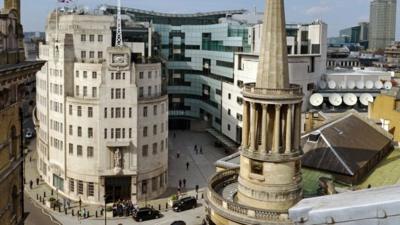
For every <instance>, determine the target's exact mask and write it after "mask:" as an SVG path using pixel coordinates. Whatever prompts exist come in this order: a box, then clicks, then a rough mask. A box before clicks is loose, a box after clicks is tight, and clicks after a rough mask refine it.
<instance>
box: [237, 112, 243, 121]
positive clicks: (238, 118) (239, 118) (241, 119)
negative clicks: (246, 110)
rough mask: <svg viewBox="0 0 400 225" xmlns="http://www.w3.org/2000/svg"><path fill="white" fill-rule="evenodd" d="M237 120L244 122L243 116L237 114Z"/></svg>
mask: <svg viewBox="0 0 400 225" xmlns="http://www.w3.org/2000/svg"><path fill="white" fill-rule="evenodd" d="M236 119H237V120H239V121H243V116H242V114H239V113H238V114H236Z"/></svg>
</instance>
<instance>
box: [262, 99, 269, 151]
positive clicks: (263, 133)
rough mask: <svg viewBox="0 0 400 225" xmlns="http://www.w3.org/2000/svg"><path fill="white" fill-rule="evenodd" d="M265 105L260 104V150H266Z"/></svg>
mask: <svg viewBox="0 0 400 225" xmlns="http://www.w3.org/2000/svg"><path fill="white" fill-rule="evenodd" d="M267 106H268V105H265V104H263V105H262V126H261V152H262V153H266V152H267V123H268V121H267Z"/></svg>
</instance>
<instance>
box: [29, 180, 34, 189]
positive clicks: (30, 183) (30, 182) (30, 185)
mask: <svg viewBox="0 0 400 225" xmlns="http://www.w3.org/2000/svg"><path fill="white" fill-rule="evenodd" d="M32 187H33V181H32V180H31V181H29V188H30V189H32Z"/></svg>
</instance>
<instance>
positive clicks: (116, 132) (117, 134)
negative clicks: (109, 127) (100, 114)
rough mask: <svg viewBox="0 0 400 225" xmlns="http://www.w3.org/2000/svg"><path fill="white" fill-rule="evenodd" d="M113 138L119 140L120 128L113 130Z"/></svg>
mask: <svg viewBox="0 0 400 225" xmlns="http://www.w3.org/2000/svg"><path fill="white" fill-rule="evenodd" d="M115 138H116V139H120V138H121V128H116V129H115Z"/></svg>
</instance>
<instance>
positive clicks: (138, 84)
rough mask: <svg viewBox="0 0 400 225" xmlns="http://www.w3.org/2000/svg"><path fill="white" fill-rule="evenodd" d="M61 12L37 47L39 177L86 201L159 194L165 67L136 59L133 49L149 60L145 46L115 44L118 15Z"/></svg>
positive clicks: (164, 157)
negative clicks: (136, 60)
mask: <svg viewBox="0 0 400 225" xmlns="http://www.w3.org/2000/svg"><path fill="white" fill-rule="evenodd" d="M56 17H57V13H52V14H51V15H50V16H49V19H48V23H47V26H46V43H45V44H41V46H40V50H39V51H40V59H41V60H45V61H47V63H46V64H45V66H44V67H43V68H42V70H41V71H40V72H38V73H37V110H36V116H37V118H38V121H37V134H38V139H37V149H38V157H39V159H38V170H39V173H40V175H42V177H43V179H44V180H45V182H46V183H48V184H49V185H50V186H51V187H53V188H54V189H57V190H58V191H59V193H61V194H62V195H65V196H67V197H69V198H71V199H73V200H79V199H82V201H83V202H87V203H102V202H104V200H105V198H106V199H107V201H116V200H118V199H131V200H132V201H133V202H136V201H139V200H142V199H151V198H154V197H156V196H158V195H160V194H162V193H163V192H164V191H165V190H166V187H167V166H168V98H167V95H166V94H165V92H163V90H162V84H161V83H162V78H161V64H160V63H134V62H133V59H132V58H131V56H132V55H133V54H132V53H135V55H138V54H139V55H142V56H143V58H145V56H146V52H145V48H142V49H139V50H138V49H132V47H131V48H129V47H113V44H112V40H113V27H114V26H115V21H114V17H113V16H105V15H96V14H81V15H78V14H75V13H61V12H60V13H58V19H56ZM57 23H58V29H56V24H57ZM143 26H144V25H143ZM144 29H147V28H144ZM148 30H149V32H151V29H148ZM150 36H151V35H150ZM126 46H140V43H126ZM142 46H144V45H142ZM143 61H145V60H143Z"/></svg>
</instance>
